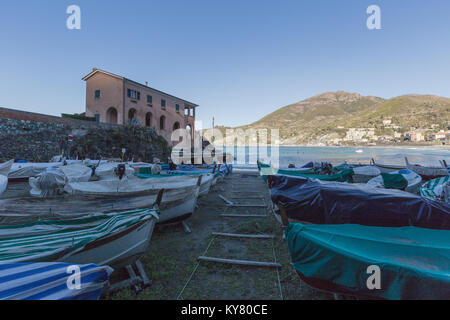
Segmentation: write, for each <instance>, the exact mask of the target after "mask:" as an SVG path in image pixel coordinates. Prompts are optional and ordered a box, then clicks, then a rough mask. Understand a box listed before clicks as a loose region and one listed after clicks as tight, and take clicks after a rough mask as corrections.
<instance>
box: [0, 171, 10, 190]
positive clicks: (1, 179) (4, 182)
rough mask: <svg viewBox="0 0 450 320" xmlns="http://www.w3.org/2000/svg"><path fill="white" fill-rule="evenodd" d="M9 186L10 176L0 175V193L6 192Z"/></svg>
mask: <svg viewBox="0 0 450 320" xmlns="http://www.w3.org/2000/svg"><path fill="white" fill-rule="evenodd" d="M7 186H8V177H7V176H4V175H0V194H2V193H3V192H5V190H6V187H7Z"/></svg>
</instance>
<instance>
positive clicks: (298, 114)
mask: <svg viewBox="0 0 450 320" xmlns="http://www.w3.org/2000/svg"><path fill="white" fill-rule="evenodd" d="M383 102H384V99H382V98H378V97H371V96H368V97H364V96H361V95H359V94H357V93H348V92H344V91H337V92H327V93H323V94H320V95H316V96H314V97H312V98H309V99H306V100H303V101H300V102H298V103H295V104H292V105H289V106H286V107H283V108H281V109H278V110H277V111H275V112H273V113H271V114H269V115H268V116H266V117H264V118H262V119H261V120H259V121H257V122H255V123H253V124H251V125H248V126H244V127H242V128H243V129H248V128H254V129H258V128H279V129H280V138H281V140H282V142H283V143H284V144H293V143H301V142H308V141H311V140H314V137H315V136H316V134H318V133H320V132H322V131H324V130H328V129H331V128H336V124H337V123H339V122H341V121H344V120H345V119H348V118H356V117H359V116H362V115H363V114H364V113H365V112H368V111H371V110H373V109H374V108H375V107H376V106H377V105H379V104H381V103H383Z"/></svg>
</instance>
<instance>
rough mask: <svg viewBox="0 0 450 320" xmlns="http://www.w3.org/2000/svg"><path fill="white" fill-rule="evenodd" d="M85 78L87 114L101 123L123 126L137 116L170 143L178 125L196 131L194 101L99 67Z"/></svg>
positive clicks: (137, 119)
mask: <svg viewBox="0 0 450 320" xmlns="http://www.w3.org/2000/svg"><path fill="white" fill-rule="evenodd" d="M83 80H84V81H86V116H88V117H95V118H97V121H99V122H107V123H113V124H121V125H123V124H127V123H129V122H130V121H133V119H134V121H137V122H138V123H139V124H140V125H142V126H147V127H153V128H155V129H156V130H157V132H158V134H159V135H161V136H163V137H164V138H165V139H166V140H167V141H169V142H170V140H171V134H172V132H173V131H174V130H176V129H178V128H187V129H190V130H191V133H193V132H194V130H195V127H194V124H195V110H196V108H197V107H198V105H196V104H195V103H192V102H189V101H186V100H183V99H180V98H177V97H175V96H173V95H170V94H168V93H165V92H162V91H159V90H156V89H153V88H151V87H149V86H148V85H146V84H145V85H144V84H141V83H138V82H135V81H132V80H129V79H127V78H125V77H122V76H119V75H116V74H113V73H111V72H107V71H104V70H100V69H96V68H94V69H93V70H92V72H91V73H89V74H88V75H86V76H85V77H84V78H83Z"/></svg>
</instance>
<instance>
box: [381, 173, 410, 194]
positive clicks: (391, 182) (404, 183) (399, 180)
mask: <svg viewBox="0 0 450 320" xmlns="http://www.w3.org/2000/svg"><path fill="white" fill-rule="evenodd" d="M381 177H382V178H383V185H384V187H385V188H386V189H398V190H405V189H406V188H407V187H408V180H406V178H405V177H404V176H403V175H401V174H393V173H382V174H381Z"/></svg>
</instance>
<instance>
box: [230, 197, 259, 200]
mask: <svg viewBox="0 0 450 320" xmlns="http://www.w3.org/2000/svg"><path fill="white" fill-rule="evenodd" d="M231 199H233V200H251V199H252V200H256V199H265V198H264V197H263V196H261V197H251V196H250V197H231Z"/></svg>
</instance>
